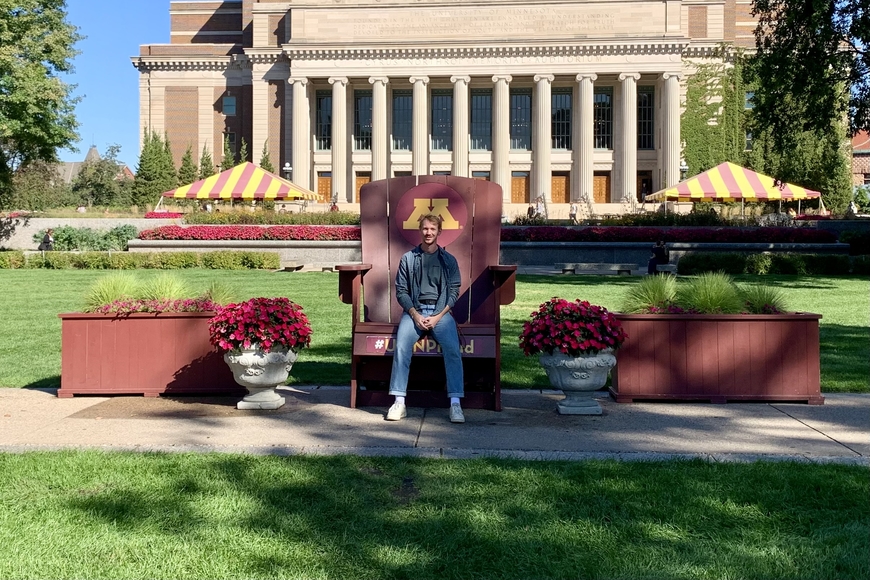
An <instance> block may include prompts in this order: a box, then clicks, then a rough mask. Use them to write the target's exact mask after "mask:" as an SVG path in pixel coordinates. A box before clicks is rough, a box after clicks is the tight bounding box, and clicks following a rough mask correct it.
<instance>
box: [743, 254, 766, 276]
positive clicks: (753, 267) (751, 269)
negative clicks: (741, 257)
mask: <svg viewBox="0 0 870 580" xmlns="http://www.w3.org/2000/svg"><path fill="white" fill-rule="evenodd" d="M772 263H773V260H772V258H771V257H770V254H768V253H766V252H765V253H760V254H750V255H748V256H746V264H745V266H744V267H743V271H744V272H745V273H746V274H761V275H764V274H769V273H770V265H771V264H772Z"/></svg>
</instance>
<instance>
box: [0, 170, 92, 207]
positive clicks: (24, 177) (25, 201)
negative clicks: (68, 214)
mask: <svg viewBox="0 0 870 580" xmlns="http://www.w3.org/2000/svg"><path fill="white" fill-rule="evenodd" d="M79 203H80V202H79V200H78V198H76V197H74V195H73V193H72V188H71V187H70V186H69V185H68V184H66V183H64V182H63V180H62V179H61V178H60V174H59V173H58V171H57V165H56V164H54V163H49V162H46V161H33V162H31V163H28V164H27V166H25V167H22V168H20V169H19V170H18V171H16V172H15V175H13V177H12V195H11V198H10V201H9V204H8V205H9V207H11V208H15V209H27V210H31V211H41V210H45V209H49V208H52V207H61V206H76V205H79Z"/></svg>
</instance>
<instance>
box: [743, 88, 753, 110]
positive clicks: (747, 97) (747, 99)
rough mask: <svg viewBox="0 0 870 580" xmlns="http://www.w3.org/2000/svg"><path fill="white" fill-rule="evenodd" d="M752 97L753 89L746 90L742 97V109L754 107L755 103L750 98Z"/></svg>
mask: <svg viewBox="0 0 870 580" xmlns="http://www.w3.org/2000/svg"><path fill="white" fill-rule="evenodd" d="M754 98H755V91H746V94H745V95H744V99H743V108H744V109H754V108H755V103H754V102H753V101H752V99H754Z"/></svg>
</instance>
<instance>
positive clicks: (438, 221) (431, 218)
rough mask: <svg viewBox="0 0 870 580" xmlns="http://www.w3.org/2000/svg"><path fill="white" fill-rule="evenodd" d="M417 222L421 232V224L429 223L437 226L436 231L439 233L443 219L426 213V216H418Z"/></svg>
mask: <svg viewBox="0 0 870 580" xmlns="http://www.w3.org/2000/svg"><path fill="white" fill-rule="evenodd" d="M417 221H419V222H420V226H419V227H420V229H421V230H422V229H423V222H431V223H433V224H435V225H436V226H438V231H439V232H440V231H441V223H442V222H443V221H444V218H442V217H441V216H440V215H437V214H434V213H427V214H424V215H422V216H420V219H419V220H417Z"/></svg>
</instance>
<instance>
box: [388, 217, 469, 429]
mask: <svg viewBox="0 0 870 580" xmlns="http://www.w3.org/2000/svg"><path fill="white" fill-rule="evenodd" d="M441 222H442V219H441V216H438V215H435V214H431V213H429V214H426V215H424V216H423V217H421V218H420V239H421V242H420V245H419V246H417V247H416V248H414V249H413V250H410V251H409V252H406V253H405V255H404V256H402V260H401V261H400V262H399V270H398V272H396V300H397V301H398V303H399V304H400V305H401V306H402V310H404V312H403V313H402V318H401V320H400V321H399V329H398V331H397V332H396V341H395V349H394V352H393V370H392V374H391V376H390V394H391V395H395V397H396V402H395V403H393V406H392V407H390V409H389V411H387V421H398V420H399V419H402V418H403V417H405V416H407V410H406V408H405V395H406V394H407V392H408V370H409V369H410V366H411V353H412V352H413V349H414V343H416V342H417V341H418V340H419V339H420V338H421V337H422V336H423V335H426V334H428V335H430V336H431V337H432V338H433V339H435V340H436V341H437V342H438V345H439V346H440V347H441V354H442V356H443V357H444V368H445V371H446V373H447V396H448V397H450V421H451V422H452V423H464V422H465V416H464V415H463V413H462V407H461V406H460V404H459V400H460V399H461V398H462V397H463V396H464V387H463V378H462V377H463V375H462V354H461V352H460V346H459V332H458V330H457V327H456V321H455V320H454V319H453V316H452V315H451V314H450V309H451V308H452V307H453V306H454V305H455V304H456V299H457V298H459V287H460V286H461V284H462V280H461V277H460V273H459V265H458V264H457V263H456V258H454V257H453V256H452V255H450V253H449V252H447V250H445V249H444V248H442V247H440V246H439V245H438V236H440V235H441Z"/></svg>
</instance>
